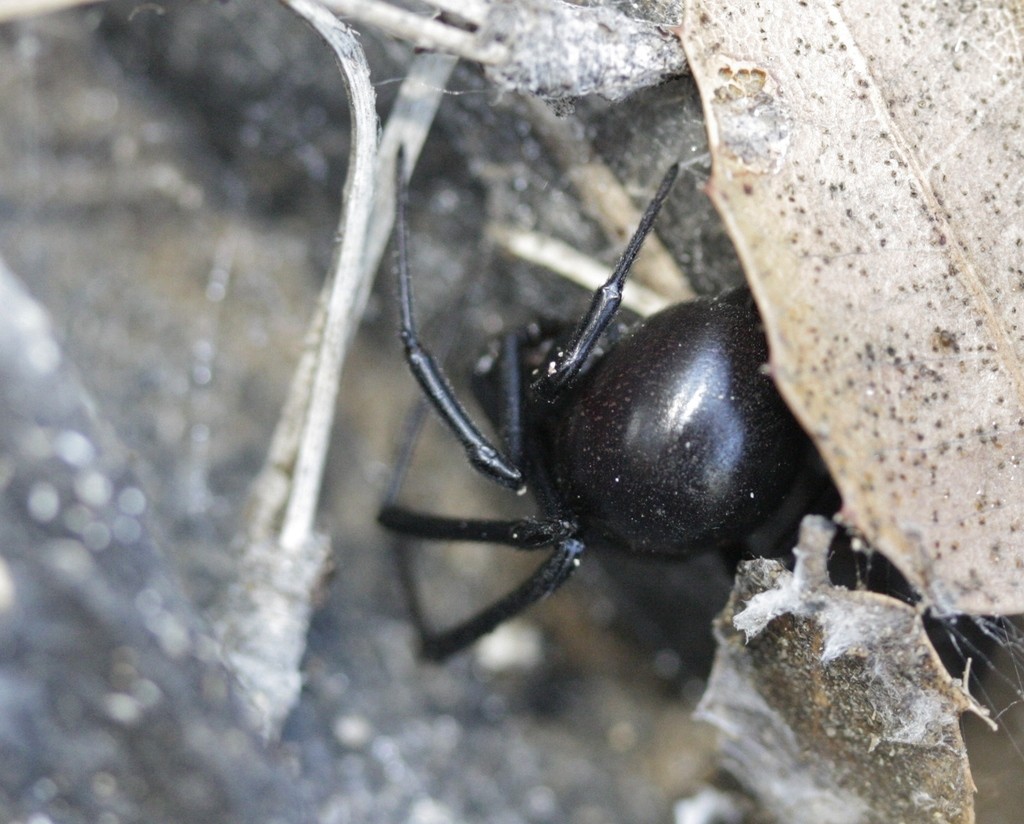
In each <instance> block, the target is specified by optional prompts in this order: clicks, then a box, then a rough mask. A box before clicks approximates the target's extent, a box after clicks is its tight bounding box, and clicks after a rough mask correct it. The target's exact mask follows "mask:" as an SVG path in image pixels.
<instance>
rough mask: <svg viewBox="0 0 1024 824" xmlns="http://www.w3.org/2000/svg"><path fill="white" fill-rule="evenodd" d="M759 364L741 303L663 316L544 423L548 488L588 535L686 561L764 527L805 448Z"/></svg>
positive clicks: (728, 301) (695, 304) (758, 341)
mask: <svg viewBox="0 0 1024 824" xmlns="http://www.w3.org/2000/svg"><path fill="white" fill-rule="evenodd" d="M767 360H768V352H767V345H766V343H765V339H764V334H763V332H762V331H761V324H760V319H759V318H758V315H757V311H756V309H755V308H754V305H753V302H752V299H751V297H750V293H749V292H747V291H746V290H745V289H741V290H737V291H734V292H730V293H728V294H726V295H722V296H720V297H718V298H715V299H704V300H697V301H692V302H689V303H681V304H677V305H675V306H671V307H669V308H668V309H665V310H664V311H662V312H659V313H658V314H656V315H653V316H652V317H650V318H648V319H647V320H646V321H644V322H643V323H642V324H641V325H639V326H638V327H637V328H636V329H634V330H633V331H632V332H631V333H630V334H629V335H628V336H627V337H625V338H624V339H623V340H621V341H620V342H619V343H618V344H616V345H615V346H614V347H612V348H611V349H610V351H609V352H608V353H607V354H605V355H604V356H603V357H601V358H600V359H598V360H597V362H596V363H594V365H593V366H592V367H591V368H590V369H589V371H588V372H587V373H586V374H585V375H584V376H583V377H582V378H581V379H580V381H579V383H578V384H577V385H576V386H574V387H573V388H572V390H571V391H570V393H569V396H570V397H568V398H566V405H565V406H564V407H563V408H562V409H561V410H560V414H559V416H558V420H557V421H556V422H554V423H553V426H551V423H550V422H549V426H551V429H549V433H550V438H551V440H550V441H549V444H550V446H549V448H550V449H551V454H550V456H549V457H550V460H551V462H552V464H553V467H552V469H553V472H554V476H555V483H556V484H557V486H558V487H559V491H560V493H561V494H562V495H563V496H564V498H565V501H564V503H565V504H566V505H567V506H568V508H569V510H570V511H572V512H573V513H575V515H576V516H577V517H578V518H579V521H580V524H581V525H582V526H583V527H584V532H585V533H586V534H587V535H591V536H593V537H597V538H599V539H601V540H603V542H605V543H611V544H615V545H618V546H621V547H622V548H624V549H627V550H631V551H635V552H652V553H658V554H669V555H681V554H688V553H690V552H695V551H700V550H706V549H709V548H711V547H713V546H715V545H717V544H720V543H722V542H725V541H729V540H734V539H739V538H741V537H743V536H745V535H747V534H748V533H749V532H750V531H751V530H752V529H754V528H755V527H757V526H758V525H759V524H760V523H761V522H763V521H764V520H765V519H766V518H768V516H770V515H771V514H772V513H773V512H774V511H775V510H776V509H777V508H778V507H779V505H780V504H781V502H782V500H783V499H784V498H785V497H786V495H787V494H788V492H789V490H790V487H791V485H792V483H793V479H794V477H795V475H796V473H797V470H798V468H799V467H800V466H801V465H802V464H803V462H804V461H805V460H806V448H807V447H806V436H805V435H804V434H803V432H802V431H801V429H800V427H799V426H798V425H797V423H796V421H795V420H794V419H793V418H792V416H791V415H790V413H789V411H788V410H787V409H786V407H785V405H784V404H783V402H782V399H781V398H780V397H779V395H778V392H777V391H776V389H775V386H774V385H773V383H772V381H771V379H770V378H769V377H768V375H767V374H765V371H764V368H763V367H764V365H765V364H766V363H767Z"/></svg>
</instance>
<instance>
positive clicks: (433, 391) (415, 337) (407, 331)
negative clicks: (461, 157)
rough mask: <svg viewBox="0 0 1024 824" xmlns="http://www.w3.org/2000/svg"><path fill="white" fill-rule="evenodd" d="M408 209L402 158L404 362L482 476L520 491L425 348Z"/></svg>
mask: <svg viewBox="0 0 1024 824" xmlns="http://www.w3.org/2000/svg"><path fill="white" fill-rule="evenodd" d="M408 206H409V185H408V182H407V181H406V179H405V174H404V164H403V162H402V158H401V157H399V162H398V214H397V220H396V231H397V241H398V298H399V312H400V317H401V321H400V327H399V337H400V338H401V340H402V345H403V347H404V348H405V359H406V362H407V363H408V364H409V369H410V371H412V373H413V376H414V377H415V378H416V380H417V381H418V382H419V385H420V387H421V388H422V389H423V394H424V395H425V396H426V397H427V399H428V400H429V401H430V402H431V404H432V405H433V407H434V409H435V410H437V413H438V414H439V415H440V416H441V419H442V420H443V421H444V422H445V424H446V425H447V427H448V428H449V429H450V430H451V431H452V433H453V434H454V435H455V437H456V438H458V439H459V442H460V443H461V444H462V448H463V450H465V453H466V457H467V458H468V459H469V462H470V464H471V465H472V466H473V467H474V468H475V469H476V470H477V471H479V472H480V473H481V474H482V475H484V476H485V477H487V478H490V479H491V480H492V481H494V482H496V483H499V484H501V485H502V486H506V487H509V488H510V489H517V490H518V489H521V488H522V486H523V473H522V472H521V471H520V469H519V467H518V466H516V465H515V464H514V463H513V462H512V461H510V460H509V459H508V458H506V457H505V456H504V455H502V454H501V452H499V451H498V449H497V448H495V447H494V445H493V444H492V443H491V442H490V441H489V440H488V439H487V437H486V436H485V435H484V434H483V433H482V432H481V431H480V428H479V427H478V426H477V425H476V424H475V423H474V422H473V420H472V419H471V418H470V416H469V413H468V412H467V411H466V409H465V407H463V405H462V404H461V403H460V402H459V399H458V398H457V397H456V396H455V391H454V390H453V389H452V387H451V384H450V383H449V382H448V379H447V378H446V377H445V376H444V373H443V372H442V371H441V367H440V366H439V365H438V363H437V361H436V360H435V359H434V357H433V355H431V353H430V351H429V350H428V349H427V348H426V347H425V346H424V345H423V343H422V342H421V341H420V339H419V334H418V333H417V331H416V321H415V317H414V315H413V300H412V280H411V278H410V276H409V255H408V242H409V240H408V239H409V224H408V218H407V212H408Z"/></svg>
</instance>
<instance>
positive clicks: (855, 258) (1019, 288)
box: [680, 0, 1024, 613]
mask: <svg viewBox="0 0 1024 824" xmlns="http://www.w3.org/2000/svg"><path fill="white" fill-rule="evenodd" d="M1022 8H1024V7H1022V6H1021V5H1020V4H1019V3H995V2H971V3H942V2H938V3H922V4H918V3H902V4H901V3H878V2H875V0H847V2H830V1H829V0H809V1H808V2H800V1H799V0H779V2H773V3H750V2H747V1H746V0H736V1H735V2H728V0H693V2H689V3H688V4H687V8H686V14H685V19H684V23H683V26H682V27H681V29H680V37H681V38H682V40H683V43H684V47H685V49H686V52H687V55H688V58H689V61H690V65H691V67H692V69H693V73H694V76H695V78H696V79H697V83H698V85H699V86H700V89H701V95H702V98H703V101H704V107H705V112H706V115H707V128H708V136H709V139H710V142H711V150H712V153H713V164H714V173H713V176H712V179H711V181H710V183H709V186H708V190H709V193H710V195H711V197H712V198H713V200H714V202H715V204H716V206H717V208H718V209H719V211H720V212H721V214H722V216H723V218H724V220H725V222H726V225H727V227H728V230H729V232H730V234H731V236H732V238H733V240H734V242H735V245H736V248H737V250H738V252H739V255H740V259H741V260H742V262H743V265H744V267H745V269H746V271H747V274H748V277H749V279H750V281H751V287H752V289H753V291H754V293H755V296H756V298H757V301H758V303H759V305H760V306H761V310H762V314H763V316H764V320H765V325H766V327H767V332H768V337H769V340H770V343H771V348H772V368H773V370H774V373H775V376H776V378H777V380H778V382H779V386H780V389H781V390H782V392H783V394H784V395H785V397H786V398H787V400H788V401H789V403H790V404H791V406H792V407H793V409H794V411H795V412H796V414H797V415H798V417H799V418H800V419H801V420H802V421H803V422H804V424H805V425H806V427H807V428H808V430H809V431H811V432H812V434H813V435H814V437H815V439H816V440H817V443H818V445H819V447H820V449H821V452H822V455H823V456H824V458H825V460H826V462H827V463H828V465H829V468H830V469H831V471H832V474H833V477H834V478H835V480H836V482H837V484H838V485H839V488H840V490H841V492H842V495H843V516H844V518H845V519H846V520H847V521H848V522H849V523H850V524H852V525H853V526H855V527H857V528H859V529H860V530H861V531H862V532H863V533H864V534H865V535H866V536H867V537H868V538H869V539H870V540H871V542H872V543H873V544H875V545H876V546H877V547H878V548H879V549H881V550H882V551H883V552H884V553H885V554H886V555H887V556H888V557H889V558H890V559H891V560H892V561H893V562H894V563H895V564H896V565H897V566H898V567H899V568H900V570H902V572H903V573H904V574H905V575H906V576H907V577H908V578H909V579H910V581H911V582H912V583H913V584H914V585H915V586H917V587H918V588H919V589H920V590H921V591H922V592H923V593H924V594H925V596H926V597H927V598H928V599H929V600H930V601H931V603H933V604H935V605H936V606H938V607H939V608H940V609H944V610H950V611H953V610H956V611H965V612H975V613H1015V612H1024V467H1022V465H1021V462H1022V458H1024V369H1022V365H1021V360H1022V357H1024V72H1022V68H1024V64H1022V56H1021V44H1022V43H1024V31H1022V29H1024V11H1022Z"/></svg>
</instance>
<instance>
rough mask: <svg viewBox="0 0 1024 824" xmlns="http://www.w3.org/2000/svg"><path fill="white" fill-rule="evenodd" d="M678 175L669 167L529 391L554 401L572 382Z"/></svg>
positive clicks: (613, 308) (617, 300)
mask: <svg viewBox="0 0 1024 824" xmlns="http://www.w3.org/2000/svg"><path fill="white" fill-rule="evenodd" d="M678 173H679V164H678V163H675V164H673V165H672V166H671V167H670V168H669V170H668V172H666V174H665V177H664V178H663V179H662V181H661V185H660V186H659V187H658V191H657V193H656V194H655V195H654V199H653V200H652V201H651V202H650V204H649V205H648V206H647V208H646V209H645V210H644V214H643V217H641V218H640V225H639V226H637V229H636V232H634V233H633V237H632V238H630V241H629V244H628V245H627V246H626V251H625V252H623V253H622V257H621V258H620V259H619V262H618V264H617V265H616V267H615V271H614V272H612V274H611V277H609V278H608V280H607V281H606V282H605V284H604V285H603V286H602V287H601V288H600V289H598V290H597V291H596V292H594V296H593V298H592V299H591V302H590V306H589V308H588V309H587V312H586V314H585V315H584V316H583V318H582V320H580V322H579V325H578V326H577V327H576V329H575V331H574V332H573V334H572V338H571V339H570V341H569V343H568V344H567V345H566V347H565V349H563V350H560V351H559V352H557V353H556V354H555V356H554V358H553V359H552V360H551V362H550V363H549V364H548V366H547V369H546V370H545V371H544V372H542V373H541V374H540V375H539V376H538V377H537V378H536V379H535V380H534V381H533V383H532V385H531V388H532V389H533V390H534V391H535V392H536V393H537V394H538V395H539V396H540V397H543V398H548V399H551V398H555V397H557V396H558V395H559V394H560V393H561V392H562V391H563V390H564V389H565V388H566V387H567V386H568V385H569V384H571V383H572V382H573V380H575V378H576V376H577V375H578V374H579V372H580V369H582V368H583V364H584V363H585V362H586V360H587V356H588V355H589V354H590V352H591V350H592V349H593V348H594V345H595V344H596V343H597V340H598V338H600V337H601V333H602V332H604V330H605V329H607V328H608V324H609V323H611V321H612V319H613V318H614V317H615V313H616V312H618V311H619V304H620V303H622V285H623V284H624V283H625V281H626V276H627V275H628V274H629V270H630V269H631V268H632V267H633V261H635V260H636V256H637V255H638V254H639V253H640V247H641V246H643V242H644V240H645V239H646V238H647V235H648V234H650V231H651V229H652V227H653V226H654V220H655V218H657V216H658V212H660V211H661V206H662V204H663V203H664V202H665V198H666V197H668V193H669V190H670V189H671V188H672V184H673V182H675V179H676V175H677V174H678Z"/></svg>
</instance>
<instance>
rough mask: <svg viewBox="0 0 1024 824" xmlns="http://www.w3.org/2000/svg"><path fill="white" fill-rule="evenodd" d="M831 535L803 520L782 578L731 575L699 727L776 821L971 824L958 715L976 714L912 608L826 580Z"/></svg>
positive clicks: (757, 568) (815, 521) (775, 569)
mask: <svg viewBox="0 0 1024 824" xmlns="http://www.w3.org/2000/svg"><path fill="white" fill-rule="evenodd" d="M833 531H834V527H833V526H832V525H831V524H830V523H829V522H828V521H826V520H824V519H822V518H816V517H811V518H807V519H806V520H805V521H804V525H803V528H802V531H801V539H800V545H799V546H798V548H797V558H798V560H797V567H796V570H795V572H793V573H790V572H788V571H787V570H786V569H784V568H783V567H782V566H781V565H780V564H779V563H778V562H776V561H772V560H767V559H758V560H755V561H751V562H749V563H746V564H744V565H742V566H741V569H740V575H739V577H738V579H737V582H736V585H735V588H734V590H733V594H732V597H731V598H730V601H729V604H728V605H727V606H726V608H725V610H724V611H723V612H722V614H721V615H720V616H719V618H718V619H717V621H716V624H715V634H716V636H717V638H718V642H719V649H718V654H717V657H716V660H715V665H714V669H713V671H712V674H711V680H710V681H709V683H708V688H707V691H706V692H705V695H704V698H703V699H702V700H701V704H700V707H699V708H698V717H702V718H704V719H705V720H708V721H710V722H712V723H713V724H715V725H716V726H717V727H719V729H720V730H721V731H722V732H723V733H724V734H725V742H724V747H723V750H724V757H725V762H726V766H727V767H728V768H729V769H730V771H731V772H733V773H734V775H735V776H736V777H737V778H738V779H739V780H740V782H741V783H742V784H743V785H744V786H745V787H746V788H747V789H748V791H750V792H751V793H752V794H753V795H754V796H755V797H756V798H757V800H758V801H759V802H760V804H761V805H762V806H763V807H764V809H765V810H766V811H767V812H768V813H770V814H771V815H773V816H774V817H775V818H777V819H778V820H779V821H786V822H793V824H800V822H813V823H814V824H854V822H856V823H857V824H861V823H862V822H892V821H943V822H972V821H973V820H974V808H973V796H972V793H973V790H974V784H973V782H972V780H971V773H970V767H969V765H968V762H967V753H966V749H965V747H964V742H963V738H962V736H961V733H960V725H959V718H960V714H961V713H963V712H965V711H967V710H971V711H975V712H979V713H980V712H983V711H982V710H980V709H979V708H978V706H977V705H976V704H975V703H974V701H973V700H972V699H971V698H970V696H969V695H967V694H966V692H965V691H964V690H963V689H962V687H961V686H960V685H959V683H958V682H955V681H953V680H952V679H951V678H950V676H949V675H948V673H947V672H946V670H945V669H944V668H943V666H942V663H941V662H940V661H939V658H938V656H937V655H936V653H935V650H934V649H933V648H932V645H931V643H930V641H929V640H928V637H927V635H925V633H924V630H923V628H922V624H921V619H920V614H919V613H918V612H917V611H916V610H914V609H913V608H912V607H909V606H907V605H906V604H903V603H902V602H899V601H896V600H894V599H892V598H888V597H886V596H882V595H877V594H875V593H870V592H861V591H849V590H845V589H842V588H838V587H833V586H832V585H831V584H830V583H829V582H828V579H827V575H826V572H825V558H826V554H827V551H828V545H829V542H830V540H831V537H832V534H833Z"/></svg>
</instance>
